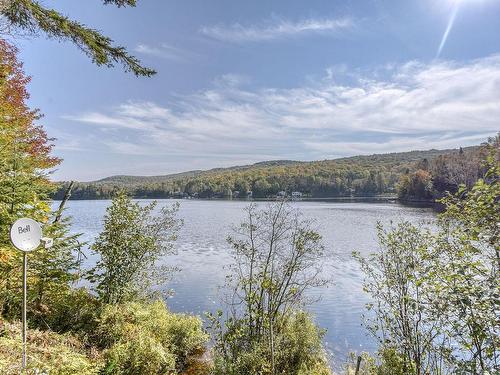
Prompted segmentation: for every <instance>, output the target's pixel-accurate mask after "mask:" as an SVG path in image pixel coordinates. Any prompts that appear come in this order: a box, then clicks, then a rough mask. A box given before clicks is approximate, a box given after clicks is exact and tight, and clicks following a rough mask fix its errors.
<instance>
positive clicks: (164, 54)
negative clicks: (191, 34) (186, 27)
mask: <svg viewBox="0 0 500 375" xmlns="http://www.w3.org/2000/svg"><path fill="white" fill-rule="evenodd" d="M134 51H135V52H137V53H141V54H143V55H149V56H154V57H158V58H161V59H165V60H172V61H186V60H190V59H191V58H193V57H194V56H195V54H193V53H192V52H189V51H185V50H183V49H180V48H177V47H173V46H171V45H168V44H166V43H161V44H159V45H149V44H138V45H137V46H136V47H135V49H134Z"/></svg>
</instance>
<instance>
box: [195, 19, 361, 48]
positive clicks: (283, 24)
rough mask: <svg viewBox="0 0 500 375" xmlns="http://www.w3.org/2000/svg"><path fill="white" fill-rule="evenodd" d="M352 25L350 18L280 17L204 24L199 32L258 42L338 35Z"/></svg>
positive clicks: (223, 37) (224, 39) (237, 40)
mask: <svg viewBox="0 0 500 375" xmlns="http://www.w3.org/2000/svg"><path fill="white" fill-rule="evenodd" d="M353 27H354V22H353V21H352V20H351V19H350V18H339V19H306V20H302V21H298V22H292V21H288V20H282V19H280V20H273V21H270V22H266V23H264V24H261V25H249V26H244V25H241V24H239V23H234V24H232V25H230V26H224V25H216V26H205V27H203V28H201V30H200V32H201V33H202V34H205V35H207V36H209V37H211V38H214V39H219V40H223V41H228V42H246V41H252V42H258V41H268V40H273V39H278V38H282V37H287V36H294V35H299V34H311V33H317V34H328V35H338V34H339V33H340V32H343V31H346V30H350V29H352V28H353Z"/></svg>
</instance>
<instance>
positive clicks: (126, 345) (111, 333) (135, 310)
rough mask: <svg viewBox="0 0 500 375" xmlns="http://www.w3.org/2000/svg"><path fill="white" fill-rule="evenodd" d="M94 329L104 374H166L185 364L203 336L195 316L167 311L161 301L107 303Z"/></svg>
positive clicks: (201, 344)
mask: <svg viewBox="0 0 500 375" xmlns="http://www.w3.org/2000/svg"><path fill="white" fill-rule="evenodd" d="M98 333H99V335H100V336H101V340H102V342H101V344H102V345H103V346H104V347H107V349H106V350H105V351H104V357H105V360H106V373H108V374H170V373H175V372H178V371H182V370H184V369H185V368H186V366H187V364H188V362H189V360H190V357H192V356H197V355H199V354H200V353H202V352H203V348H204V344H205V342H206V340H207V336H206V334H205V333H204V332H203V329H202V322H201V320H200V319H199V318H198V317H193V316H187V315H182V314H173V313H171V312H169V311H168V310H167V308H166V306H165V304H164V303H163V302H160V301H157V302H154V303H149V304H141V303H137V302H130V303H126V304H120V305H112V306H111V305H110V306H107V307H105V308H104V310H103V313H102V315H101V318H100V321H99V325H98Z"/></svg>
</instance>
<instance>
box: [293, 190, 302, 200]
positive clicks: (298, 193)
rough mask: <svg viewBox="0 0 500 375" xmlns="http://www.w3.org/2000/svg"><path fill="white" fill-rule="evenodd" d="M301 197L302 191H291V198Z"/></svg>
mask: <svg viewBox="0 0 500 375" xmlns="http://www.w3.org/2000/svg"><path fill="white" fill-rule="evenodd" d="M301 198H302V192H300V191H292V199H301Z"/></svg>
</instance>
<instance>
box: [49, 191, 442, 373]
mask: <svg viewBox="0 0 500 375" xmlns="http://www.w3.org/2000/svg"><path fill="white" fill-rule="evenodd" d="M141 202H144V203H148V202H150V201H148V200H142V201H141ZM158 202H159V205H158V206H159V207H161V206H164V205H171V204H172V203H173V202H176V200H159V201H158ZM178 202H180V204H181V206H180V211H179V217H181V218H182V219H183V220H184V226H183V228H182V230H181V232H180V234H179V238H178V240H177V242H176V249H177V254H176V255H172V256H168V257H165V258H164V259H162V263H165V264H169V265H172V266H177V267H179V268H180V271H179V272H178V273H177V274H175V276H174V278H173V280H172V281H171V282H170V283H169V284H168V285H163V286H162V288H164V289H168V288H171V289H173V290H174V292H175V293H174V294H173V296H172V297H170V298H169V299H168V301H167V304H168V306H169V308H170V309H171V310H172V311H175V312H187V313H194V314H199V315H203V314H204V312H206V311H211V312H215V311H216V310H217V309H219V308H221V298H220V297H221V292H220V290H219V287H220V286H222V285H223V284H224V279H225V273H226V270H225V267H224V266H226V265H227V264H228V263H229V262H230V261H231V256H230V247H229V246H228V244H227V242H226V238H227V236H228V235H229V234H231V233H232V229H231V228H232V227H234V226H235V225H237V224H238V223H240V222H241V221H242V220H243V218H244V212H243V209H244V208H245V207H246V206H247V205H248V204H249V202H246V201H227V200H179V201H178ZM57 204H59V202H54V205H57ZM109 204H110V201H108V200H101V201H69V202H68V203H67V210H66V214H67V215H70V216H72V218H73V220H72V222H73V226H72V232H81V233H83V239H84V240H86V241H92V240H93V239H94V238H95V236H96V235H97V234H98V233H99V232H100V230H101V228H102V219H103V216H104V213H105V210H106V207H107V206H108V205H109ZM258 204H259V205H264V204H267V203H266V202H260V203H258ZM291 204H292V205H293V206H295V207H296V208H298V209H300V210H301V211H302V213H303V214H304V216H305V217H306V218H310V219H314V220H315V221H316V226H317V231H318V232H319V233H320V234H321V235H322V236H323V243H324V246H325V253H326V261H325V264H324V272H325V274H327V275H328V276H329V277H330V278H331V279H332V283H331V285H329V286H328V287H323V288H318V289H316V290H314V291H312V292H311V294H312V296H313V297H319V298H320V299H319V300H318V301H317V302H315V303H314V304H313V305H311V306H309V311H311V312H312V313H313V315H314V316H315V319H316V322H317V323H318V325H319V326H320V327H322V328H325V329H326V330H327V333H326V336H325V346H326V348H327V351H328V354H329V356H330V361H331V363H332V366H333V367H334V368H337V369H338V368H339V366H340V365H341V364H342V363H343V362H344V361H345V360H346V358H347V355H348V353H349V352H351V351H357V352H361V351H373V350H374V349H375V348H376V343H375V341H374V340H373V338H371V337H370V336H368V335H367V333H366V329H365V328H364V327H363V326H362V322H363V318H362V314H363V313H364V306H365V304H366V302H367V301H368V298H367V296H366V295H365V294H364V292H363V290H362V275H361V274H360V270H359V267H358V265H357V263H356V262H355V261H354V260H353V259H352V256H351V253H352V251H354V250H356V251H359V252H360V253H361V254H362V255H367V254H369V253H370V252H373V251H375V250H376V249H377V237H376V224H377V222H379V221H380V222H382V223H384V224H388V223H390V222H391V221H393V222H398V221H402V220H407V221H410V222H413V223H419V222H429V221H430V220H432V219H433V218H434V217H435V213H434V212H433V211H432V209H429V208H414V207H406V206H403V205H400V204H397V203H389V202H375V203H367V202H350V201H329V202H313V201H298V202H292V203H291ZM95 261H96V257H95V256H91V255H90V256H89V257H88V258H87V259H86V260H85V265H86V266H87V267H88V266H91V265H92V264H94V263H95Z"/></svg>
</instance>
